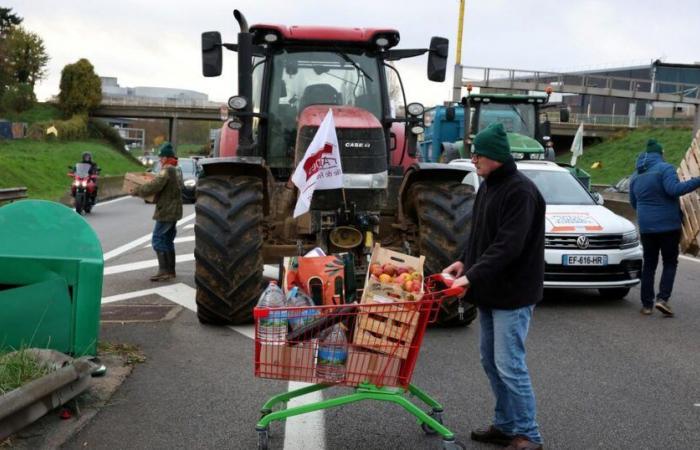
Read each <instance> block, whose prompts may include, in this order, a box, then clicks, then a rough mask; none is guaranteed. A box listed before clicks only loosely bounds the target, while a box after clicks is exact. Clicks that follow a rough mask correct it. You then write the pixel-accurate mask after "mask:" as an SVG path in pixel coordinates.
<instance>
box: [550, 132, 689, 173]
mask: <svg viewBox="0 0 700 450" xmlns="http://www.w3.org/2000/svg"><path fill="white" fill-rule="evenodd" d="M648 139H656V140H657V141H659V143H661V145H663V147H664V158H665V159H666V161H668V162H670V163H671V164H673V165H674V166H678V164H680V161H681V159H683V156H685V152H686V151H687V150H688V147H690V143H691V141H692V130H691V129H690V128H638V129H635V130H632V131H624V132H621V133H618V134H615V135H614V136H612V137H610V138H608V139H606V140H605V141H603V142H601V143H600V144H595V145H591V146H589V147H585V148H584V149H583V155H582V156H581V157H579V158H578V162H577V163H576V166H577V167H580V168H582V169H583V170H585V171H586V172H588V173H590V174H591V182H592V183H595V184H615V183H617V182H618V181H619V180H620V179H621V178H623V177H626V176H628V175H631V174H632V173H633V172H634V170H635V164H636V161H637V155H639V154H640V153H641V152H643V151H644V149H645V147H646V142H647V140H648ZM557 161H560V162H565V163H568V162H570V161H571V153H569V152H568V151H567V152H564V153H562V154H560V155H559V156H558V157H557ZM596 161H600V162H601V163H602V167H601V168H599V169H592V168H591V165H593V163H594V162H596Z"/></svg>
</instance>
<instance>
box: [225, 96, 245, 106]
mask: <svg viewBox="0 0 700 450" xmlns="http://www.w3.org/2000/svg"><path fill="white" fill-rule="evenodd" d="M228 106H229V107H230V108H231V109H236V110H241V109H245V107H246V106H248V100H246V98H245V97H242V96H240V95H234V96H233V97H231V98H229V99H228Z"/></svg>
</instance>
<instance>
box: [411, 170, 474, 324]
mask: <svg viewBox="0 0 700 450" xmlns="http://www.w3.org/2000/svg"><path fill="white" fill-rule="evenodd" d="M475 197H476V194H475V193H474V188H473V187H472V186H469V185H467V184H462V183H460V182H459V181H418V182H416V183H415V184H413V185H412V186H411V187H410V188H409V191H408V197H407V198H408V199H410V200H409V201H410V205H409V208H408V211H409V214H411V215H412V216H413V220H414V221H415V222H416V224H417V225H418V236H417V238H418V239H417V242H415V243H414V244H415V245H416V246H417V248H416V249H415V250H416V253H418V254H420V255H423V256H425V268H424V269H425V274H426V275H429V274H434V273H440V272H442V270H443V269H444V268H445V267H447V266H449V265H450V264H452V263H453V262H455V261H457V259H458V258H459V257H460V256H461V255H462V253H463V252H464V249H465V247H466V245H467V240H468V238H469V230H470V229H471V223H472V207H473V206H474V199H475ZM462 305H463V307H464V311H463V313H462V315H461V317H460V314H459V311H458V308H459V300H458V299H457V298H454V297H453V298H447V299H445V300H444V301H443V302H442V305H441V307H440V312H439V314H438V318H437V323H438V324H439V325H444V326H466V325H469V324H470V323H471V322H472V321H473V320H474V319H475V318H476V307H475V306H474V305H471V304H468V303H464V302H462Z"/></svg>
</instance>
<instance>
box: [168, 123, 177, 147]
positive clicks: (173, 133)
mask: <svg viewBox="0 0 700 450" xmlns="http://www.w3.org/2000/svg"><path fill="white" fill-rule="evenodd" d="M168 140H169V141H170V143H171V144H173V147H174V148H175V149H176V150H177V117H171V118H169V119H168Z"/></svg>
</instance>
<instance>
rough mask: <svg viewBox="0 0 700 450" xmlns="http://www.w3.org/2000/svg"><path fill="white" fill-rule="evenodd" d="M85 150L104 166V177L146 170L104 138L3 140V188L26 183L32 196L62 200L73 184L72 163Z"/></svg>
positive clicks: (0, 152) (0, 176) (0, 167)
mask: <svg viewBox="0 0 700 450" xmlns="http://www.w3.org/2000/svg"><path fill="white" fill-rule="evenodd" d="M85 151H89V152H91V153H92V157H93V160H94V161H95V162H97V164H98V165H99V166H100V168H101V169H102V172H101V173H100V176H109V175H122V174H123V173H125V172H139V171H143V167H142V166H141V165H139V164H137V163H135V162H133V161H131V160H129V159H127V158H126V157H125V156H124V155H121V154H119V153H118V152H116V151H115V150H114V149H113V148H112V147H110V146H109V145H107V144H106V143H104V142H102V141H97V140H95V141H76V142H61V141H54V142H43V141H32V140H29V139H22V140H13V141H8V140H0V188H10V187H20V186H26V187H27V189H28V192H27V193H28V195H29V197H30V198H40V199H47V200H58V199H59V198H60V197H61V196H62V195H63V193H64V192H65V191H66V190H67V189H68V188H69V187H70V178H68V176H66V174H67V173H68V166H73V165H74V164H75V163H76V162H79V161H80V157H81V154H82V153H83V152H85Z"/></svg>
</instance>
